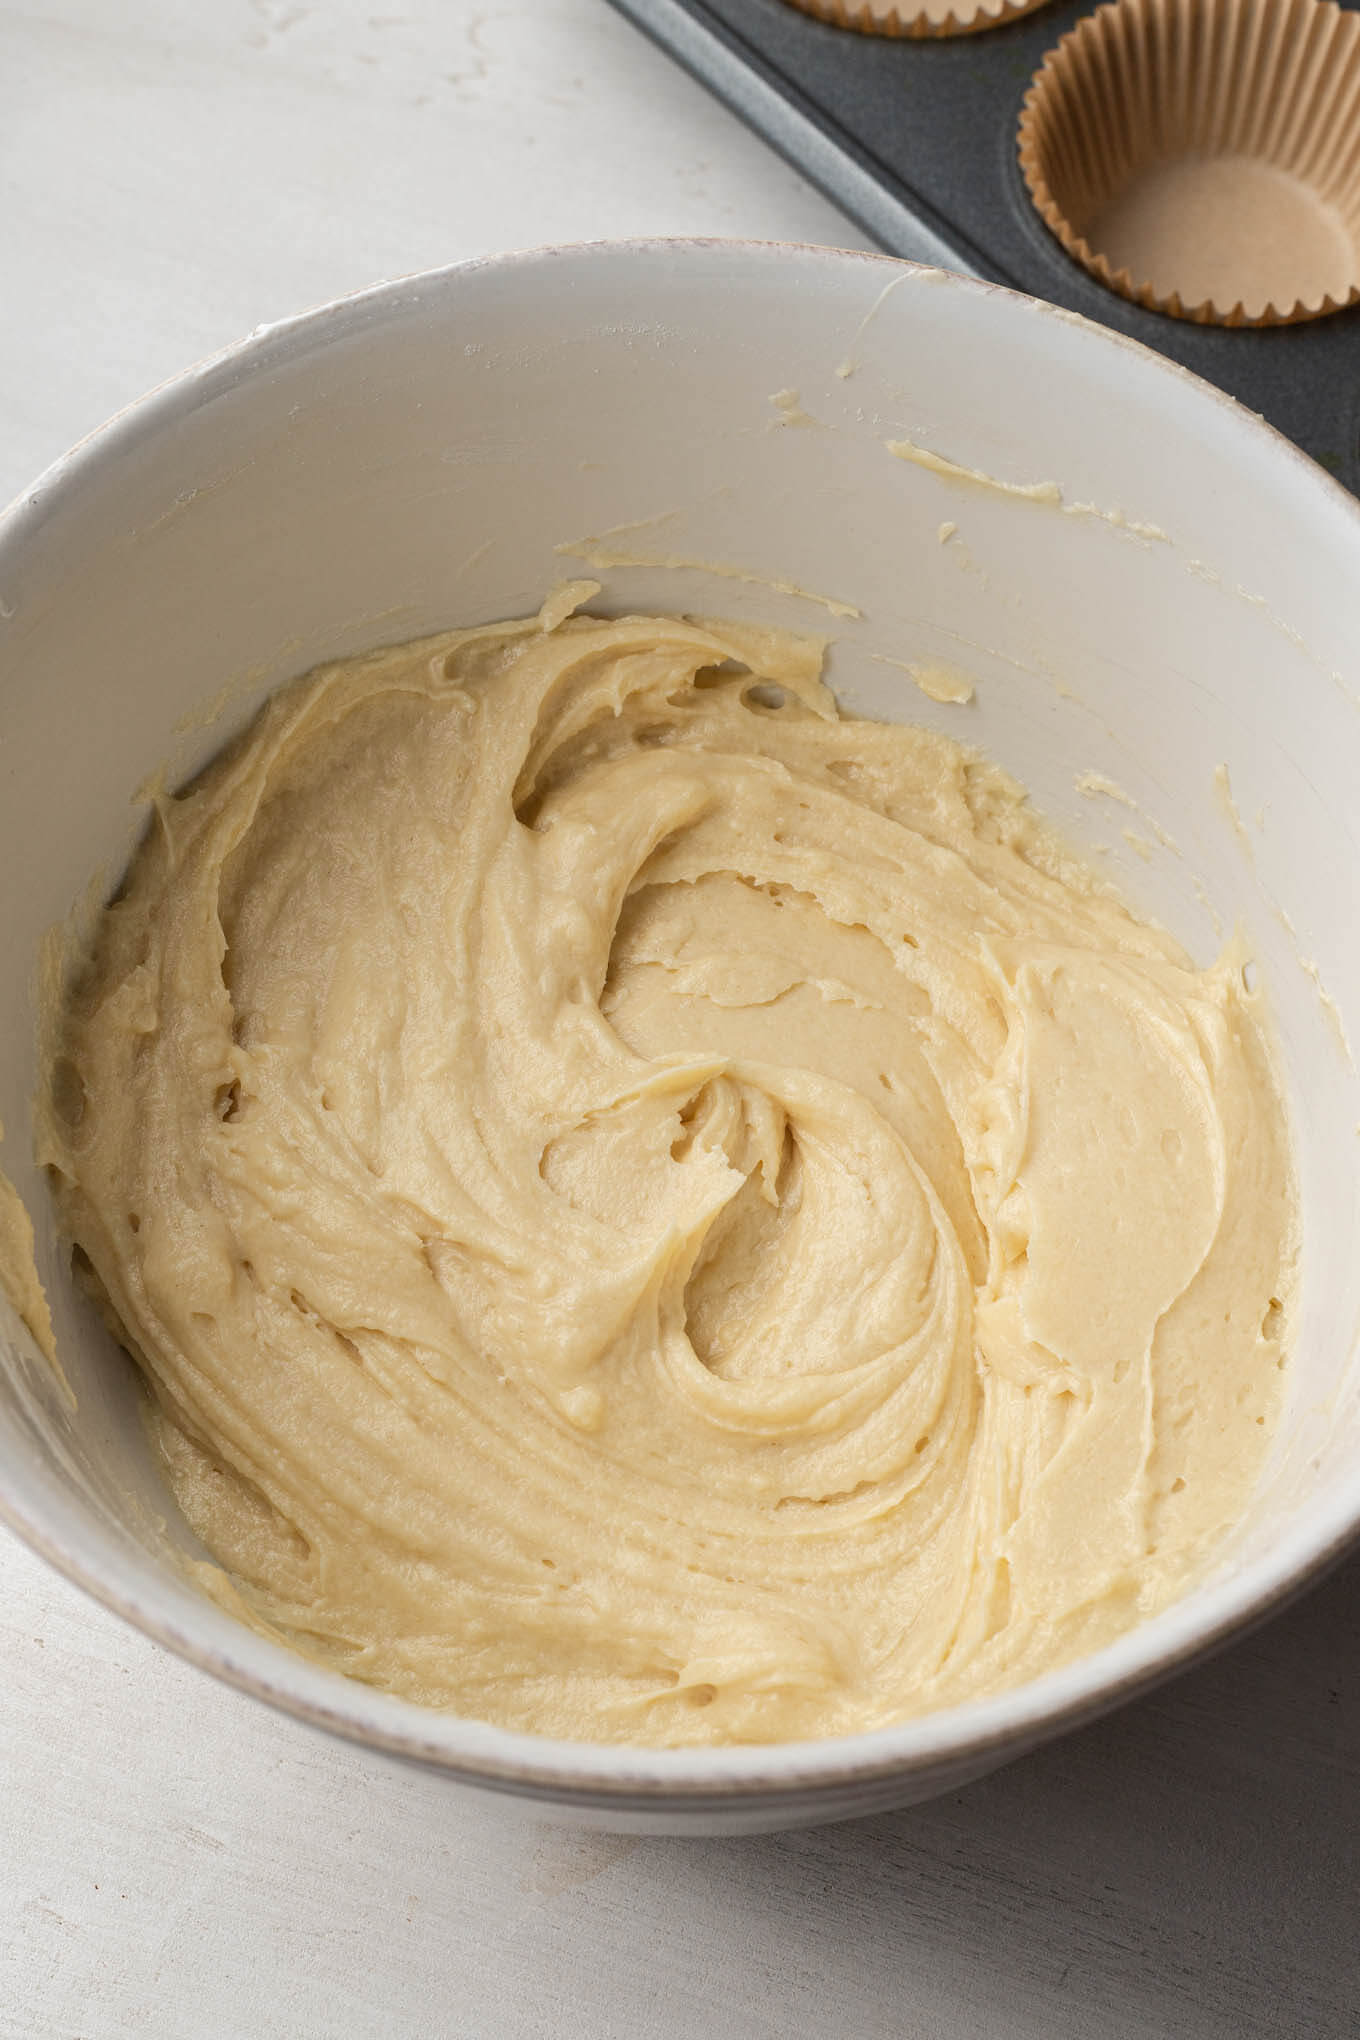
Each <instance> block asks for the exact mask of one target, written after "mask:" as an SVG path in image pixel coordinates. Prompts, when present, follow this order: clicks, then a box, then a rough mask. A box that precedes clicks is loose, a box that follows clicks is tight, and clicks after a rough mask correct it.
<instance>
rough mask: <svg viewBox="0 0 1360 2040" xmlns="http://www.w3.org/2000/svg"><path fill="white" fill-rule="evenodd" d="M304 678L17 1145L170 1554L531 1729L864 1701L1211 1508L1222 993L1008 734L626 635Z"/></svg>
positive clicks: (1246, 1333)
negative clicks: (123, 1366) (1075, 826)
mask: <svg viewBox="0 0 1360 2040" xmlns="http://www.w3.org/2000/svg"><path fill="white" fill-rule="evenodd" d="M563 606H564V605H563V604H562V603H560V602H559V603H554V604H550V605H549V607H548V608H547V609H545V611H544V613H543V616H542V617H540V618H534V619H530V620H528V621H524V622H514V623H506V624H500V625H496V626H492V627H487V628H480V629H476V630H467V631H456V632H450V633H448V634H446V635H444V636H441V637H438V638H433V639H427V640H425V641H423V642H421V643H418V644H414V645H407V646H403V647H400V648H398V649H396V650H388V651H384V652H380V653H376V654H374V655H372V656H370V657H367V658H362V659H357V660H352V661H349V662H347V663H344V664H340V665H334V666H329V667H326V668H323V669H321V670H319V671H317V672H315V673H313V674H311V675H309V676H308V677H307V678H306V679H304V680H301V681H299V682H297V683H295V684H294V685H292V686H291V687H289V688H287V689H286V690H285V691H284V692H283V693H281V694H280V695H279V696H277V697H276V698H275V699H274V700H273V701H272V702H271V703H270V704H269V705H268V706H267V707H266V709H265V710H264V711H263V713H262V714H261V715H260V717H259V718H258V719H257V721H256V722H255V724H254V725H253V727H252V728H251V729H250V730H249V731H248V732H247V733H246V735H245V736H244V737H243V738H242V739H241V740H240V741H238V742H237V743H236V744H235V745H234V746H233V747H232V748H231V749H230V750H229V751H228V752H227V753H226V754H225V755H224V756H223V757H221V758H220V759H219V760H218V761H217V762H216V763H215V764H214V765H212V766H211V767H210V768H209V769H208V771H207V772H206V773H204V774H203V775H202V776H201V777H200V778H199V779H198V780H197V781H196V782H195V783H194V784H193V785H192V786H191V787H190V788H188V789H187V790H186V791H185V792H184V793H183V794H182V795H181V796H180V797H179V798H178V799H171V800H165V801H163V802H162V803H161V804H160V809H159V813H158V816H157V821H156V825H155V826H154V827H153V828H152V830H151V832H150V833H149V835H148V837H147V840H146V842H145V844H144V846H143V848H142V849H141V851H140V852H139V853H138V855H137V858H136V860H135V861H134V864H133V866H132V869H131V871H130V873H129V876H128V879H127V882H126V885H125V887H124V889H123V892H122V894H121V896H120V897H119V898H118V900H117V901H116V902H115V903H114V904H113V905H111V906H110V907H109V908H108V909H107V910H106V912H105V913H104V916H103V919H102V923H101V925H100V928H99V931H98V937H97V941H96V944H95V948H94V951H93V954H92V956H91V957H90V959H89V961H88V963H87V965H86V967H85V969H84V971H83V973H82V974H80V975H79V976H78V977H77V978H76V979H75V981H74V983H73V989H72V990H71V992H70V994H69V995H68V999H67V1004H66V1007H65V1009H64V1011H63V1014H62V1016H61V1019H60V1024H59V1028H58V1040H57V1049H56V1055H55V1059H54V1062H53V1065H52V1071H51V1084H50V1091H49V1095H48V1097H47V1099H46V1101H45V1105H44V1109H43V1114H42V1125H41V1132H40V1144H41V1154H42V1159H43V1160H44V1161H45V1162H46V1163H47V1164H48V1165H49V1168H50V1171H51V1174H52V1178H53V1181H54V1183H55V1186H56V1190H57V1195H58V1198H59V1202H60V1207H61V1210H62V1214H63V1218H64V1222H65V1224H66V1227H67V1229H68V1230H69V1233H70V1235H71V1236H72V1238H73V1239H74V1240H75V1241H76V1242H77V1243H78V1245H79V1247H80V1249H81V1250H82V1252H83V1255H84V1256H85V1257H87V1259H88V1263H89V1269H90V1270H91V1271H92V1273H91V1275H90V1279H91V1281H92V1282H93V1283H94V1285H95V1286H96V1288H97V1290H98V1292H99V1293H100V1294H101V1296H102V1297H103V1299H104V1301H105V1303H106V1306H107V1309H108V1311H109V1313H110V1317H111V1321H112V1322H113V1323H114V1324H115V1327H116V1329H117V1331H118V1335H119V1337H120V1338H121V1339H122V1340H123V1342H124V1343H125V1344H126V1346H127V1347H128V1349H129V1350H130V1351H131V1352H132V1353H133V1355H134V1356H135V1358H136V1359H137V1361H138V1363H139V1365H140V1367H141V1369H142V1371H143V1373H144V1374H145V1377H146V1380H147V1383H148V1386H149V1389H150V1398H151V1413H152V1415H151V1421H152V1423H153V1427H154V1432H155V1437H156V1440H157V1443H158V1446H159V1449H160V1452H161V1454H162V1455H163V1458H164V1462H165V1465H166V1468H167V1471H168V1474H169V1478H170V1481H171V1484H172V1486H173V1489H174V1492H175V1494H176V1495H177V1497H178V1499H179V1502H180V1504H181V1506H182V1508H183V1511H184V1514H185V1516H186V1517H187V1519H188V1521H189V1523H190V1524H191V1525H192V1526H193V1528H194V1530H195V1531H196V1532H197V1533H198V1535H199V1536H200V1537H201V1539H202V1540H203V1543H204V1544H205V1545H206V1547H207V1548H208V1550H209V1551H210V1552H211V1553H212V1555H213V1558H214V1560H215V1561H216V1563H214V1564H212V1565H208V1564H204V1565H203V1566H202V1567H201V1568H200V1573H201V1577H202V1579H203V1583H204V1584H205V1586H206V1587H207V1588H208V1590H209V1591H210V1592H213V1593H215V1594H216V1595H218V1597H219V1598H221V1599H222V1600H223V1601H224V1602H226V1604H227V1605H229V1606H230V1607H231V1608H233V1609H234V1610H235V1611H236V1612H237V1613H238V1614H244V1615H246V1616H247V1618H248V1619H249V1620H250V1621H252V1622H253V1623H254V1624H256V1625H257V1626H258V1627H260V1628H262V1629H265V1630H267V1631H269V1632H271V1633H273V1634H276V1635H278V1636H280V1637H282V1638H283V1639H285V1640H286V1641H288V1642H289V1643H291V1644H292V1645H294V1646H295V1647H296V1648H297V1649H299V1650H301V1651H304V1652H306V1653H308V1654H309V1655H312V1656H314V1657H318V1658H321V1659H323V1660H324V1661H325V1662H327V1663H328V1664H331V1665H333V1666H337V1667H339V1668H341V1669H343V1670H345V1671H347V1672H350V1673H352V1674H354V1675H355V1676H356V1677H358V1678H361V1679H364V1680H367V1681H370V1682H372V1683H373V1684H374V1685H377V1686H380V1687H383V1688H386V1689H388V1690H390V1691H392V1692H395V1693H399V1694H403V1695H406V1696H408V1697H409V1698H411V1699H414V1700H417V1701H421V1702H425V1703H428V1704H429V1705H431V1706H434V1707H439V1708H446V1709H450V1710H454V1711H456V1712H458V1713H461V1714H466V1715H469V1716H474V1717H480V1718H484V1719H487V1720H490V1721H495V1722H499V1723H502V1724H505V1725H507V1726H513V1727H517V1728H524V1729H530V1730H536V1731H540V1732H542V1733H544V1734H548V1735H554V1736H567V1737H581V1738H585V1739H588V1740H596V1741H611V1742H634V1743H644V1744H696V1743H724V1742H731V1743H739V1742H767V1741H775V1740H780V1739H785V1738H795V1737H804V1736H830V1735H839V1734H845V1733H850V1732H854V1731H858V1730H863V1729H869V1728H874V1727H878V1726H881V1725H884V1724H887V1723H890V1722H894V1721H898V1720H901V1719H903V1718H904V1717H907V1716H910V1715H913V1714H918V1713H921V1712H923V1711H925V1710H927V1709H931V1708H938V1707H942V1706H945V1705H948V1704H950V1703H952V1702H956V1701H959V1700H963V1699H965V1698H968V1697H971V1696H975V1695H979V1694H984V1693H991V1692H994V1691H996V1690H998V1689H1001V1688H1003V1687H1006V1686H1010V1685H1013V1684H1015V1683H1017V1682H1018V1681H1021V1680H1023V1679H1026V1678H1029V1677H1031V1676H1033V1675H1034V1674H1037V1673H1039V1672H1041V1671H1043V1670H1046V1669H1048V1668H1050V1667H1052V1666H1054V1665H1057V1664H1060V1663H1062V1662H1064V1661H1066V1660H1068V1659H1071V1658H1072V1657H1074V1656H1076V1655H1077V1654H1079V1653H1082V1652H1085V1651H1089V1650H1092V1649H1094V1648H1096V1647H1098V1646H1099V1645H1101V1644H1103V1643H1105V1642H1107V1641H1108V1640H1109V1639H1111V1638H1113V1637H1115V1636H1117V1635H1118V1634H1120V1633H1121V1632H1122V1631H1124V1630H1126V1629H1127V1628H1129V1627H1130V1626H1131V1625H1132V1624H1133V1623H1135V1622H1137V1621H1139V1620H1141V1619H1142V1618H1144V1617H1145V1616H1147V1615H1148V1614H1149V1613H1151V1612H1152V1611H1154V1610H1156V1609H1157V1608H1160V1607H1161V1606H1163V1605H1164V1604H1165V1603H1166V1602H1168V1601H1169V1600H1171V1599H1173V1598H1174V1597H1175V1596H1176V1595H1178V1594H1179V1593H1181V1592H1182V1591H1183V1590H1184V1589H1185V1588H1186V1587H1187V1586H1188V1585H1190V1584H1192V1583H1193V1582H1194V1580H1195V1579H1196V1578H1197V1577H1198V1576H1199V1575H1201V1574H1202V1572H1203V1571H1204V1570H1205V1568H1206V1566H1207V1565H1208V1563H1209V1562H1210V1561H1211V1560H1212V1558H1213V1555H1214V1553H1215V1550H1216V1548H1217V1546H1218V1545H1219V1542H1220V1540H1221V1539H1222V1537H1223V1536H1224V1533H1225V1532H1226V1531H1227V1530H1228V1529H1229V1528H1230V1527H1231V1526H1232V1524H1233V1523H1234V1522H1235V1521H1236V1520H1237V1519H1238V1518H1239V1517H1240V1515H1241V1513H1242V1511H1243V1509H1244V1507H1245V1504H1246V1502H1247V1498H1248V1496H1249V1493H1250V1491H1251V1488H1252V1486H1253V1483H1254V1482H1255V1480H1256V1477H1257V1475H1258V1473H1259V1471H1260V1468H1261V1464H1262V1461H1263V1458H1264V1454H1265V1451H1266V1447H1267V1444H1268V1441H1269V1438H1270V1434H1271V1430H1272V1427H1273V1425H1274V1422H1275V1419H1276V1415H1277V1412H1278V1409H1279V1406H1280V1402H1281V1398H1282V1393H1283V1386H1284V1379H1285V1374H1284V1355H1285V1350H1286V1346H1287V1336H1288V1331H1289V1327H1290V1321H1291V1314H1292V1303H1293V1295H1294V1282H1295V1276H1294V1262H1295V1255H1296V1246H1297V1242H1296V1204H1295V1194H1294V1186H1293V1173H1292V1164H1291V1159H1290V1146H1289V1138H1288V1129H1287V1124H1286V1117H1285V1111H1284V1107H1283V1104H1282V1100H1281V1096H1280V1092H1279V1089H1278V1085H1277V1081H1276V1076H1275V1068H1274V1056H1273V1051H1272V1046H1271V1041H1270V1037H1269V1033H1268V1029H1267V1027H1266V1024H1265V1021H1264V1018H1263V1009H1262V1005H1261V999H1260V994H1259V993H1257V992H1253V991H1250V990H1248V988H1247V986H1246V984H1245V983H1244V979H1243V971H1242V964H1243V960H1244V953H1243V952H1242V951H1241V950H1240V948H1239V947H1234V946H1230V947H1229V948H1228V949H1227V950H1226V951H1225V953H1224V955H1223V956H1222V958H1221V959H1220V960H1219V961H1218V963H1216V964H1215V965H1214V966H1213V968H1211V969H1208V970H1200V969H1197V968H1195V967H1194V965H1193V964H1192V963H1191V962H1190V960H1189V959H1188V958H1187V957H1186V955H1185V954H1184V953H1183V951H1182V950H1181V949H1180V948H1179V946H1178V945H1177V944H1176V943H1175V942H1174V941H1173V940H1172V939H1171V937H1170V936H1168V935H1167V934H1166V933H1164V932H1163V931H1162V930H1160V929H1158V928H1156V927H1153V926H1150V925H1148V924H1147V923H1145V922H1143V921H1140V920H1139V919H1137V918H1136V917H1135V916H1134V914H1133V913H1132V912H1131V911H1130V910H1129V909H1128V907H1127V906H1125V905H1124V904H1123V903H1122V902H1121V900H1120V899H1119V898H1118V896H1117V895H1116V894H1115V893H1114V892H1113V891H1112V890H1111V888H1110V887H1109V885H1108V884H1107V883H1106V882H1104V881H1103V880H1102V879H1100V878H1099V877H1098V876H1097V875H1096V874H1095V873H1094V872H1093V871H1092V870H1091V869H1090V868H1089V867H1088V866H1087V865H1086V864H1084V863H1083V862H1082V861H1080V860H1079V859H1078V858H1077V857H1075V856H1074V855H1073V853H1072V852H1071V851H1070V850H1069V849H1068V848H1067V847H1066V846H1064V844H1063V843H1062V842H1061V841H1060V840H1059V839H1058V838H1057V836H1056V835H1055V834H1054V833H1053V832H1052V831H1050V830H1049V829H1048V828H1047V827H1046V826H1045V825H1044V823H1043V822H1042V821H1041V820H1040V819H1039V818H1038V817H1037V816H1036V815H1035V814H1034V812H1033V811H1032V809H1031V808H1030V806H1029V804H1028V802H1027V799H1026V796H1025V794H1024V792H1023V791H1022V789H1021V788H1020V787H1018V786H1017V785H1016V784H1015V783H1014V781H1012V780H1011V779H1010V778H1008V777H1007V776H1006V774H1005V773H1004V772H1002V771H1001V770H999V769H998V768H997V767H995V766H994V765H991V764H989V763H987V762H986V761H985V760H983V759H981V758H980V757H979V756H978V755H977V754H976V753H974V752H970V751H969V750H967V749H965V748H964V747H962V746H960V745H959V744H957V743H954V742H952V741H950V740H949V739H947V738H945V737H943V736H940V735H937V734H935V733H933V732H931V731H927V730H924V729H914V728H909V727H899V726H895V725H888V724H880V723H873V722H864V721H855V720H851V719H849V718H848V717H844V718H843V717H842V716H840V715H839V714H838V712H837V708H836V705H835V702H834V701H833V699H832V697H831V695H830V694H829V693H828V691H827V689H826V688H825V686H824V685H823V683H822V681H821V678H820V671H821V663H822V650H823V648H822V645H821V644H820V642H819V641H816V640H812V639H808V638H802V637H795V636H793V635H790V634H788V633H784V632H775V631H764V630H760V629H757V628H753V627H750V626H744V625H736V624H707V623H696V622H693V621H682V620H678V619H674V618H666V617H661V618H658V617H632V618H626V619H624V620H621V621H600V620H597V619H594V618H591V617H588V616H583V615H571V616H566V617H563V616H562V613H561V612H562V609H563Z"/></svg>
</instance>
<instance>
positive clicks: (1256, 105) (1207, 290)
mask: <svg viewBox="0 0 1360 2040" xmlns="http://www.w3.org/2000/svg"><path fill="white" fill-rule="evenodd" d="M1018 141H1019V155H1020V168H1021V172H1022V175H1023V177H1024V180H1025V184H1026V185H1027V187H1028V190H1029V194H1030V197H1031V198H1032V200H1033V202H1034V205H1035V207H1036V208H1037V210H1038V212H1039V214H1040V216H1041V217H1042V219H1043V220H1044V221H1045V223H1046V224H1047V226H1048V227H1049V228H1050V229H1051V231H1052V232H1053V233H1054V234H1055V235H1056V236H1057V238H1058V240H1059V241H1060V242H1061V243H1062V245H1063V247H1064V248H1065V249H1066V250H1067V252H1068V254H1069V255H1071V256H1072V257H1073V258H1074V259H1075V260H1076V261H1077V262H1079V263H1081V265H1082V266H1083V268H1085V269H1086V270H1088V271H1089V272H1090V274H1091V275H1092V276H1094V277H1096V278H1098V279H1099V281H1100V282H1101V283H1103V284H1105V285H1106V286H1107V287H1108V288H1110V289H1111V290H1115V291H1118V292H1119V293H1120V294H1121V295H1122V296H1123V297H1126V298H1128V299H1130V300H1132V301H1133V302H1134V303H1136V304H1140V305H1144V306H1146V307H1148V308H1149V309H1150V310H1154V311H1158V312H1164V313H1169V314H1170V315H1171V316H1172V317H1174V318H1180V319H1188V320H1193V321H1194V322H1196V323H1198V324H1215V325H1222V326H1272V325H1288V324H1294V323H1297V322H1299V321H1302V320H1308V319H1317V318H1321V317H1322V316H1324V315H1325V314H1327V313H1330V312H1335V311H1337V310H1339V309H1341V308H1342V307H1344V306H1346V305H1350V304H1354V303H1356V302H1357V301H1360V15H1357V14H1356V13H1354V12H1352V11H1349V10H1346V9H1343V8H1341V7H1339V6H1337V5H1335V4H1334V0H1114V4H1113V5H1108V6H1103V7H1100V8H1099V9H1097V11H1096V12H1095V13H1093V14H1090V15H1087V16H1086V17H1085V18H1084V19H1082V20H1081V21H1079V22H1078V23H1077V25H1076V26H1075V27H1074V28H1073V29H1072V30H1071V31H1070V33H1068V34H1067V35H1065V36H1064V37H1063V38H1062V40H1061V41H1060V42H1059V43H1058V44H1057V46H1056V47H1055V48H1054V49H1052V50H1050V51H1049V52H1048V54H1047V56H1046V57H1045V59H1044V61H1043V63H1042V65H1041V66H1040V68H1039V70H1038V71H1037V72H1036V73H1035V76H1034V79H1033V82H1032V84H1031V86H1030V89H1029V91H1028V93H1027V94H1026V97H1025V102H1024V109H1023V112H1022V115H1021V120H1020V127H1019V136H1018Z"/></svg>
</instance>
